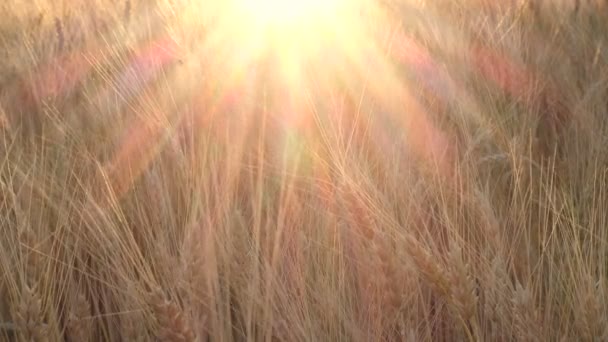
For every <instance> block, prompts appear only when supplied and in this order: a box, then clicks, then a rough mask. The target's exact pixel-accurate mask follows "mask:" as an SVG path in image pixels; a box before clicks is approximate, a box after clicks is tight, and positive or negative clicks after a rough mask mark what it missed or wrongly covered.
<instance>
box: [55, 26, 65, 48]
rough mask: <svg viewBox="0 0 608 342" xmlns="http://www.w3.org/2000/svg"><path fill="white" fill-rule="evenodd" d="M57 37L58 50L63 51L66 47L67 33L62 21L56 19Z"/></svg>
mask: <svg viewBox="0 0 608 342" xmlns="http://www.w3.org/2000/svg"><path fill="white" fill-rule="evenodd" d="M55 35H56V36H57V50H58V51H62V50H63V48H64V47H65V32H64V30H63V23H62V22H61V19H59V18H55Z"/></svg>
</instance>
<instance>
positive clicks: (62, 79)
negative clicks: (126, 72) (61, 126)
mask: <svg viewBox="0 0 608 342" xmlns="http://www.w3.org/2000/svg"><path fill="white" fill-rule="evenodd" d="M91 68H92V65H91V64H90V63H89V62H87V60H86V58H85V56H84V55H83V54H82V53H73V54H68V55H63V56H59V57H57V58H55V59H54V60H53V61H52V62H51V63H49V64H45V65H43V66H42V67H41V68H39V69H38V70H37V71H35V72H34V76H33V78H32V79H30V80H28V81H26V83H25V84H23V85H22V87H23V96H24V99H23V100H24V101H25V102H26V103H29V104H36V103H39V102H40V101H43V100H45V99H48V98H55V97H59V96H64V95H67V94H68V93H70V92H71V91H73V90H74V88H75V87H76V85H78V82H80V81H81V80H82V79H83V78H84V77H85V76H86V75H87V73H88V72H89V71H90V70H91Z"/></svg>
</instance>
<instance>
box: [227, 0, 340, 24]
mask: <svg viewBox="0 0 608 342" xmlns="http://www.w3.org/2000/svg"><path fill="white" fill-rule="evenodd" d="M345 3H346V0H239V1H237V6H241V8H242V10H243V12H244V14H245V16H246V17H247V18H246V19H248V21H250V23H252V24H254V25H258V26H264V27H267V28H270V29H273V30H293V29H301V30H310V31H315V24H318V21H320V20H324V19H327V18H328V17H333V19H336V18H337V17H338V14H339V12H340V9H341V8H343V6H344V5H345Z"/></svg>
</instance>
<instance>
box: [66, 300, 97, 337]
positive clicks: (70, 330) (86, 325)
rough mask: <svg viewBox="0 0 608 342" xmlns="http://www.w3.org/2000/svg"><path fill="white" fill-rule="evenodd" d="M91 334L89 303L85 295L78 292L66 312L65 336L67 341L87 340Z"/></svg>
mask: <svg viewBox="0 0 608 342" xmlns="http://www.w3.org/2000/svg"><path fill="white" fill-rule="evenodd" d="M91 335H92V322H91V305H90V303H89V301H88V299H87V297H86V296H85V295H84V294H83V293H81V292H78V293H77V294H76V295H75V297H74V299H73V302H72V305H71V307H70V311H69V312H68V318H67V324H66V337H67V339H68V341H74V342H76V341H89V340H90V339H91Z"/></svg>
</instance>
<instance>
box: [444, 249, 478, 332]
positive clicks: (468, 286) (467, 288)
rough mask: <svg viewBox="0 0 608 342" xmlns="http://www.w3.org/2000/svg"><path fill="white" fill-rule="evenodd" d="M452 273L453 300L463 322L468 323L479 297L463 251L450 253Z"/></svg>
mask: <svg viewBox="0 0 608 342" xmlns="http://www.w3.org/2000/svg"><path fill="white" fill-rule="evenodd" d="M449 262H450V265H451V266H452V267H453V268H452V270H451V272H450V280H451V283H452V286H451V287H450V288H451V299H452V304H453V305H454V307H455V308H456V311H457V312H458V314H460V316H461V317H462V319H463V320H465V322H466V321H468V320H469V319H471V318H472V317H473V315H474V314H475V312H476V308H477V296H475V287H476V284H475V282H474V281H473V279H472V278H471V276H470V270H469V265H467V264H466V263H465V262H464V260H463V258H462V250H461V249H460V247H455V248H453V249H452V250H451V251H450V256H449Z"/></svg>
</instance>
